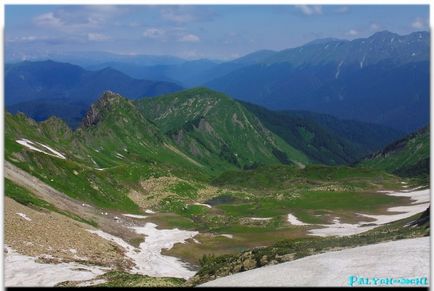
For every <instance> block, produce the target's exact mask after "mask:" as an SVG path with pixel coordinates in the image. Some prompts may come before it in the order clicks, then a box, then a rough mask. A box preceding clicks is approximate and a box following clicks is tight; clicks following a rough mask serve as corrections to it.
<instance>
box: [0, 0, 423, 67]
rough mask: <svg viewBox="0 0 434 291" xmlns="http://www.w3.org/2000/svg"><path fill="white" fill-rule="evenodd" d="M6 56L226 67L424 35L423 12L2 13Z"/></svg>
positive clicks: (63, 8)
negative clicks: (98, 56) (325, 45)
mask: <svg viewBox="0 0 434 291" xmlns="http://www.w3.org/2000/svg"><path fill="white" fill-rule="evenodd" d="M5 11H6V27H5V42H6V52H7V53H8V52H11V51H13V52H17V53H25V54H27V55H32V54H38V53H47V52H48V53H57V52H60V51H107V52H113V53H119V54H158V55H163V54H164V55H174V56H179V57H183V58H189V59H197V58H213V59H230V58H236V57H238V56H242V55H245V54H247V53H250V52H253V51H256V50H259V49H272V50H281V49H285V48H289V47H294V46H298V45H302V44H304V43H306V42H308V41H311V40H313V39H317V38H324V37H336V38H345V39H353V38H359V37H367V36H369V35H371V34H373V33H374V32H376V31H381V30H390V31H392V32H396V33H399V34H407V33H409V32H412V31H418V30H428V29H429V6H428V5H401V6H397V5H365V6H361V5H359V6H356V5H346V6H342V5H322V6H320V5H317V6H315V5H313V6H312V5H310V6H309V5H298V6H294V5H278V6H276V5H274V6H272V5H270V6H268V5H267V6H266V5H259V6H258V5H257V6H252V5H250V6H247V5H244V6H243V5H224V6H223V5H222V6H218V5H214V6H211V5H199V6H197V5H196V6H168V5H154V6H152V5H137V6H131V5H127V6H101V5H97V6H79V5H60V6H47V5H7V6H6V10H5Z"/></svg>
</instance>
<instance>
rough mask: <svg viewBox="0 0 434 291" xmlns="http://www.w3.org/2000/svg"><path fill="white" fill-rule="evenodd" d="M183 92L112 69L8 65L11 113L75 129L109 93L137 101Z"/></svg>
mask: <svg viewBox="0 0 434 291" xmlns="http://www.w3.org/2000/svg"><path fill="white" fill-rule="evenodd" d="M181 89H182V87H180V86H179V85H177V84H174V83H170V82H161V81H148V80H139V79H134V78H131V77H129V76H127V75H125V74H123V73H121V72H119V71H117V70H114V69H110V68H106V69H103V70H98V71H88V70H85V69H83V68H81V67H79V66H76V65H71V64H68V63H59V62H54V61H42V62H28V61H26V62H22V63H17V64H10V65H6V66H5V101H6V107H7V109H8V110H9V111H11V112H13V113H14V112H17V111H21V112H24V113H26V114H27V115H29V116H30V117H33V118H35V119H36V120H43V119H46V118H47V117H49V116H51V115H56V116H60V117H62V118H64V119H65V120H66V121H67V122H68V123H69V124H70V125H71V126H75V125H78V122H79V121H80V119H81V118H82V116H83V113H84V112H85V111H86V110H87V109H88V107H89V106H90V104H92V103H93V102H94V101H95V100H96V99H97V98H98V97H99V96H100V95H101V93H102V92H103V91H105V90H111V91H114V92H118V93H120V94H122V95H123V96H125V97H128V98H131V99H136V98H139V97H144V96H149V97H152V96H157V95H162V94H166V93H171V92H175V91H178V90H181Z"/></svg>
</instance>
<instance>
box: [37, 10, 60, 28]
mask: <svg viewBox="0 0 434 291" xmlns="http://www.w3.org/2000/svg"><path fill="white" fill-rule="evenodd" d="M34 21H35V23H36V24H37V25H41V26H49V27H61V26H63V25H64V23H63V21H62V20H61V19H60V18H59V17H57V16H56V15H54V13H53V12H48V13H44V14H41V15H39V16H36V17H35V18H34Z"/></svg>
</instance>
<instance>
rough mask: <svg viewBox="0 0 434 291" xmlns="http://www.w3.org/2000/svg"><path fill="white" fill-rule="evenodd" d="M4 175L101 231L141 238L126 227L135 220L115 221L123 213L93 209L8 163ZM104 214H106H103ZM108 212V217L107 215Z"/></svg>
mask: <svg viewBox="0 0 434 291" xmlns="http://www.w3.org/2000/svg"><path fill="white" fill-rule="evenodd" d="M4 175H5V178H8V179H9V180H11V181H13V182H14V183H15V184H17V185H18V186H21V187H23V188H25V189H27V190H29V191H30V192H32V194H34V195H35V196H37V197H39V198H41V199H43V200H45V201H47V202H48V203H51V204H52V205H56V207H57V208H58V209H60V210H64V211H67V212H70V213H73V214H75V215H77V216H78V217H81V218H83V219H86V220H89V221H94V222H95V223H96V224H97V225H98V228H99V229H101V230H104V231H106V232H109V233H111V234H113V235H115V236H119V237H122V238H123V239H125V240H127V241H130V240H138V239H140V238H141V236H139V235H137V234H136V233H135V232H134V231H132V230H130V229H128V227H126V226H132V225H134V223H133V221H134V220H131V219H129V218H126V217H123V218H122V220H117V219H115V218H116V217H121V216H122V213H118V212H115V211H107V210H104V211H103V210H101V209H98V208H96V207H93V206H92V205H88V204H85V203H82V202H80V201H77V200H74V199H72V198H70V197H68V196H67V195H66V194H64V193H62V192H60V191H58V190H56V189H54V188H52V187H50V186H49V185H47V184H46V183H44V182H42V181H41V180H39V179H38V178H36V177H34V176H32V175H30V174H28V173H27V172H25V171H23V170H21V169H20V168H18V167H16V166H14V165H13V164H11V163H10V162H8V161H5V162H4ZM102 212H103V213H104V214H102ZM106 212H107V215H105V213H106Z"/></svg>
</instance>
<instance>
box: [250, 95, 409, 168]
mask: <svg viewBox="0 0 434 291" xmlns="http://www.w3.org/2000/svg"><path fill="white" fill-rule="evenodd" d="M243 105H244V106H245V107H246V108H247V109H248V110H249V111H251V112H252V113H253V114H255V116H256V117H257V118H258V119H259V120H261V122H262V123H263V124H264V125H265V126H266V127H267V128H268V129H270V130H271V131H272V132H274V133H275V134H276V135H278V136H280V137H281V138H282V139H284V140H285V141H286V142H287V143H288V144H291V145H293V146H294V147H295V148H297V149H298V150H300V151H302V152H303V153H305V154H306V155H307V156H309V157H311V159H312V160H314V161H315V162H317V163H322V164H328V165H336V164H350V163H353V162H356V161H358V160H359V159H361V158H363V157H364V156H366V155H367V154H369V153H371V152H374V151H376V150H379V149H381V148H383V147H384V146H385V145H387V144H389V143H390V142H392V141H395V140H396V139H398V138H399V137H400V136H401V135H400V133H399V132H398V131H396V130H392V129H389V128H385V127H382V126H380V125H374V124H369V123H364V122H359V121H351V120H340V119H338V118H335V117H332V116H329V115H326V114H319V113H313V112H301V111H272V110H268V109H266V108H263V107H261V106H258V105H254V104H249V103H243Z"/></svg>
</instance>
